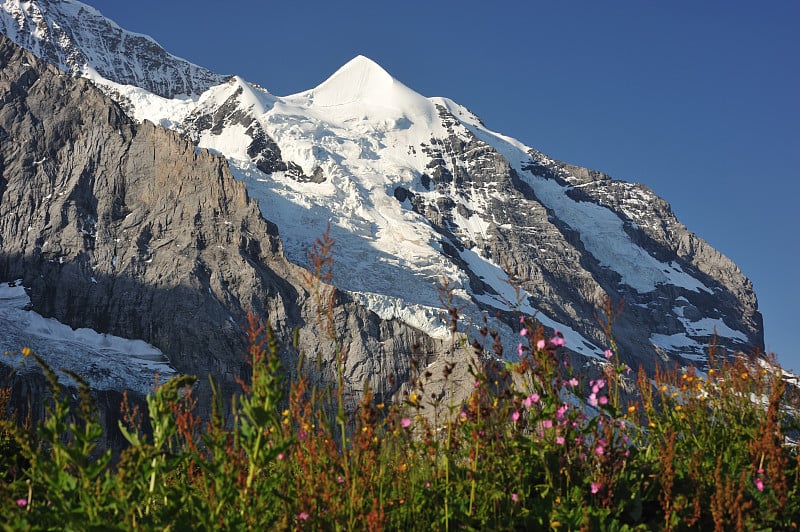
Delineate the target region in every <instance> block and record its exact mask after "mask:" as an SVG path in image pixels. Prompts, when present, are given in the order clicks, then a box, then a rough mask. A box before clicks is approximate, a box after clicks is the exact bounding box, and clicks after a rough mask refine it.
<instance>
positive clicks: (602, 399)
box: [597, 395, 608, 405]
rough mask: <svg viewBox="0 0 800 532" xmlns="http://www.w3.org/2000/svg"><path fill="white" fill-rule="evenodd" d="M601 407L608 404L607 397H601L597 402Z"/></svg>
mask: <svg viewBox="0 0 800 532" xmlns="http://www.w3.org/2000/svg"><path fill="white" fill-rule="evenodd" d="M597 402H599V403H600V404H601V405H605V404H608V397H606V396H605V395H602V396H600V399H598V400H597Z"/></svg>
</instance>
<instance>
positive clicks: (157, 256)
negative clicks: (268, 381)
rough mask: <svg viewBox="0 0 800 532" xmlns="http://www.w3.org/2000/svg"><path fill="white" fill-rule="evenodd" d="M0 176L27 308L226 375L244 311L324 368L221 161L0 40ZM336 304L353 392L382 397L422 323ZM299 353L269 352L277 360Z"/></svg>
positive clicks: (9, 266)
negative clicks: (295, 341) (368, 390)
mask: <svg viewBox="0 0 800 532" xmlns="http://www.w3.org/2000/svg"><path fill="white" fill-rule="evenodd" d="M0 170H1V171H2V177H1V178H0V249H2V252H0V279H22V282H23V284H24V286H26V287H27V288H28V289H29V295H30V298H31V304H32V308H33V310H35V311H37V312H39V313H40V314H42V315H44V316H48V317H54V318H56V319H58V320H59V321H61V322H63V323H65V324H68V325H70V326H73V327H88V328H91V329H95V330H97V331H101V332H105V333H111V334H114V335H118V336H121V337H125V338H138V339H143V340H145V341H147V342H149V343H150V344H152V345H154V346H156V347H158V348H159V349H161V350H162V351H163V352H164V353H165V354H166V355H167V356H168V357H169V360H170V361H171V363H172V365H173V366H174V368H175V369H177V370H178V371H180V372H183V373H190V374H196V375H200V376H201V377H204V376H205V375H206V374H209V373H210V374H212V375H214V376H215V377H217V378H218V379H221V380H222V381H223V383H227V384H231V383H232V382H233V378H234V376H237V375H240V374H242V373H243V372H244V371H245V364H244V358H243V348H244V343H243V341H242V334H241V327H240V326H241V324H242V323H244V321H245V316H246V312H247V310H248V309H252V310H253V311H255V312H256V313H258V314H260V315H262V316H266V317H268V318H269V320H270V321H271V322H272V324H273V325H274V326H275V327H276V329H277V331H278V333H279V336H280V337H281V338H282V339H283V340H285V342H284V345H285V346H288V345H290V342H289V339H290V338H291V335H292V332H293V331H294V329H295V328H299V329H300V337H299V338H300V342H299V346H298V350H299V351H302V352H304V353H307V354H309V355H310V356H313V354H315V353H318V352H319V353H320V354H321V358H322V361H323V363H322V366H321V369H320V370H319V375H318V377H322V378H332V375H333V371H334V365H333V364H332V363H331V356H332V355H331V346H330V345H329V342H326V341H324V339H321V335H320V332H319V330H318V327H317V325H316V317H315V309H314V305H313V304H312V300H311V299H310V298H309V292H308V289H307V287H306V286H305V285H304V283H303V282H302V280H301V276H300V275H301V270H302V269H301V268H300V267H298V266H295V265H293V264H291V263H289V262H287V261H286V259H285V258H284V256H283V254H282V251H281V241H280V238H279V237H278V235H277V231H276V228H275V226H274V225H273V224H271V223H269V222H267V221H265V220H264V219H263V217H262V216H261V214H260V213H259V210H258V207H257V205H256V204H255V203H254V202H253V201H251V200H250V199H249V198H248V195H247V191H246V190H245V186H244V184H243V183H241V182H237V181H235V180H234V179H233V177H232V176H231V174H230V171H229V170H228V164H227V162H226V161H225V159H222V158H220V157H217V156H215V155H211V154H209V153H208V151H206V150H202V149H197V148H195V147H194V146H193V145H192V144H191V143H190V142H188V141H187V140H186V139H184V138H181V136H180V135H178V134H177V133H175V132H173V131H168V130H165V129H163V128H161V127H157V126H155V125H153V124H151V123H148V122H145V123H142V124H136V123H134V122H132V121H131V120H130V119H129V118H128V117H127V116H126V115H125V113H124V112H123V111H122V110H121V109H120V107H119V106H118V105H116V104H115V103H114V102H113V101H111V100H109V99H108V98H107V97H106V96H105V95H104V94H103V93H102V92H100V91H99V90H98V89H97V88H96V87H95V86H93V85H92V84H91V83H89V82H88V81H86V80H83V79H74V78H70V77H67V76H65V75H63V74H62V73H61V72H60V71H58V70H57V69H56V68H54V67H51V66H48V65H46V64H42V63H41V62H40V61H38V60H37V59H36V58H35V57H33V56H32V55H31V54H29V53H27V52H25V51H23V50H22V49H21V48H19V47H17V46H15V45H14V44H13V43H11V42H10V41H9V40H8V39H5V38H3V37H0ZM340 300H341V303H340V304H339V305H338V306H337V307H336V312H335V316H336V324H337V327H338V328H339V329H340V330H341V331H343V334H344V337H343V343H344V345H345V346H347V347H348V348H349V352H350V353H351V354H352V355H351V357H350V358H349V359H348V362H347V366H346V370H345V372H346V381H347V382H348V384H349V388H350V389H351V390H352V391H353V392H354V393H358V392H359V391H360V390H362V389H363V387H364V386H365V384H366V383H367V382H369V383H370V385H371V386H372V388H373V390H376V391H377V392H378V394H379V395H382V396H386V397H387V398H388V397H390V396H391V395H393V394H394V393H395V392H396V391H397V390H398V387H399V386H400V384H402V383H403V382H404V381H406V380H407V375H408V366H409V364H408V357H410V356H411V354H412V353H413V352H414V350H415V349H416V350H417V351H418V352H419V353H420V357H421V358H423V359H424V358H426V357H432V356H433V354H434V353H435V352H436V351H438V350H439V349H438V347H439V346H438V343H437V342H435V341H433V340H431V339H429V338H427V337H426V336H425V335H423V334H421V333H420V332H418V331H415V330H413V329H411V328H410V327H408V326H406V325H404V324H402V323H400V322H397V321H385V320H381V319H379V318H378V317H377V316H376V315H375V314H374V313H371V312H369V311H368V310H366V309H364V308H363V307H361V306H359V305H357V304H354V303H352V302H349V300H348V298H347V297H345V296H344V295H342V297H340ZM415 346H416V347H415ZM297 353H298V351H297V350H294V349H290V348H288V347H287V348H285V349H284V350H283V356H284V360H285V363H286V366H287V367H288V368H290V369H291V368H294V367H295V366H296V363H297ZM366 354H369V356H366ZM312 371H316V370H313V369H312ZM389 374H392V375H393V376H394V379H387V378H386V376H387V375H389ZM390 381H391V382H390Z"/></svg>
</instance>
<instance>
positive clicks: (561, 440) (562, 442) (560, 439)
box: [556, 436, 564, 445]
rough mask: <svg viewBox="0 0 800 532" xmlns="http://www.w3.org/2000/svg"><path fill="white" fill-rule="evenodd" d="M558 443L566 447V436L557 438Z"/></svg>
mask: <svg viewBox="0 0 800 532" xmlns="http://www.w3.org/2000/svg"><path fill="white" fill-rule="evenodd" d="M556 443H557V444H558V445H564V436H556Z"/></svg>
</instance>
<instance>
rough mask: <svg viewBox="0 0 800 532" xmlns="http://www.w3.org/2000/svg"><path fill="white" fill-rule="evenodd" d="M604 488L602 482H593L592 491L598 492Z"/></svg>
mask: <svg viewBox="0 0 800 532" xmlns="http://www.w3.org/2000/svg"><path fill="white" fill-rule="evenodd" d="M602 488H603V483H602V482H592V493H597V492H598V491H600V490H601V489H602Z"/></svg>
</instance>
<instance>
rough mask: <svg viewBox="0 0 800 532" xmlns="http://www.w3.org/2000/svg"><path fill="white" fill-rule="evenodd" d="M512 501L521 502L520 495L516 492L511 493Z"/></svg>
mask: <svg viewBox="0 0 800 532" xmlns="http://www.w3.org/2000/svg"><path fill="white" fill-rule="evenodd" d="M511 501H512V502H519V497H517V494H516V493H512V494H511Z"/></svg>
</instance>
